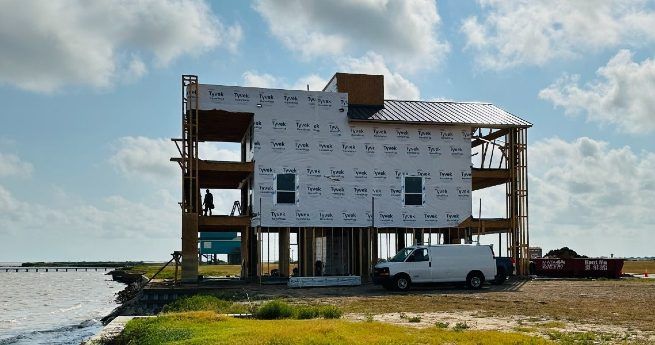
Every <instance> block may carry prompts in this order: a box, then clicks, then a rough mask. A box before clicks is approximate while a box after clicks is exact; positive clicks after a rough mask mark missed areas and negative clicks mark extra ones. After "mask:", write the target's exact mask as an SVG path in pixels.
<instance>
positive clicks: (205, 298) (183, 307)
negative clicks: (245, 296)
mask: <svg viewBox="0 0 655 345" xmlns="http://www.w3.org/2000/svg"><path fill="white" fill-rule="evenodd" d="M231 307H232V302H228V301H224V300H222V299H219V298H216V297H214V296H209V295H193V296H189V297H182V298H178V299H176V300H175V301H173V302H171V303H169V304H167V305H165V306H164V308H163V309H162V312H164V313H170V312H184V311H202V310H208V311H215V312H220V313H225V312H228V311H229V310H230V309H231Z"/></svg>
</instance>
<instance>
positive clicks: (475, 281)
mask: <svg viewBox="0 0 655 345" xmlns="http://www.w3.org/2000/svg"><path fill="white" fill-rule="evenodd" d="M482 284H484V275H483V274H482V273H481V272H480V271H473V272H471V273H469V275H468V276H466V287H468V288H469V289H473V290H478V289H480V288H482Z"/></svg>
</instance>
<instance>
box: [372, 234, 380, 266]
mask: <svg viewBox="0 0 655 345" xmlns="http://www.w3.org/2000/svg"><path fill="white" fill-rule="evenodd" d="M369 231H370V236H371V262H372V263H373V264H375V263H377V262H378V259H379V258H380V254H379V253H378V241H379V240H380V239H379V238H378V236H379V234H378V231H377V229H375V228H370V229H369Z"/></svg>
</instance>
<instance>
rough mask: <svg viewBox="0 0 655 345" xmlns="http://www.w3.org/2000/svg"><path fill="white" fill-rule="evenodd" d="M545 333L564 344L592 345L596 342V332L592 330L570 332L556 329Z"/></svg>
mask: <svg viewBox="0 0 655 345" xmlns="http://www.w3.org/2000/svg"><path fill="white" fill-rule="evenodd" d="M546 335H547V336H548V337H549V338H550V339H551V340H555V341H557V342H558V343H560V344H564V345H569V344H570V345H574V344H575V345H592V344H596V343H597V342H598V340H599V339H598V338H597V337H596V334H594V333H593V332H571V333H564V332H558V331H549V332H547V333H546Z"/></svg>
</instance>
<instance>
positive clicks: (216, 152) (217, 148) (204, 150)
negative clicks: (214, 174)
mask: <svg viewBox="0 0 655 345" xmlns="http://www.w3.org/2000/svg"><path fill="white" fill-rule="evenodd" d="M233 146H235V148H234V149H228V148H224V147H221V145H219V144H217V143H212V142H204V143H199V144H198V151H199V153H198V154H199V156H200V158H201V159H207V160H212V161H233V162H240V161H241V149H240V148H236V146H239V144H233Z"/></svg>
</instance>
